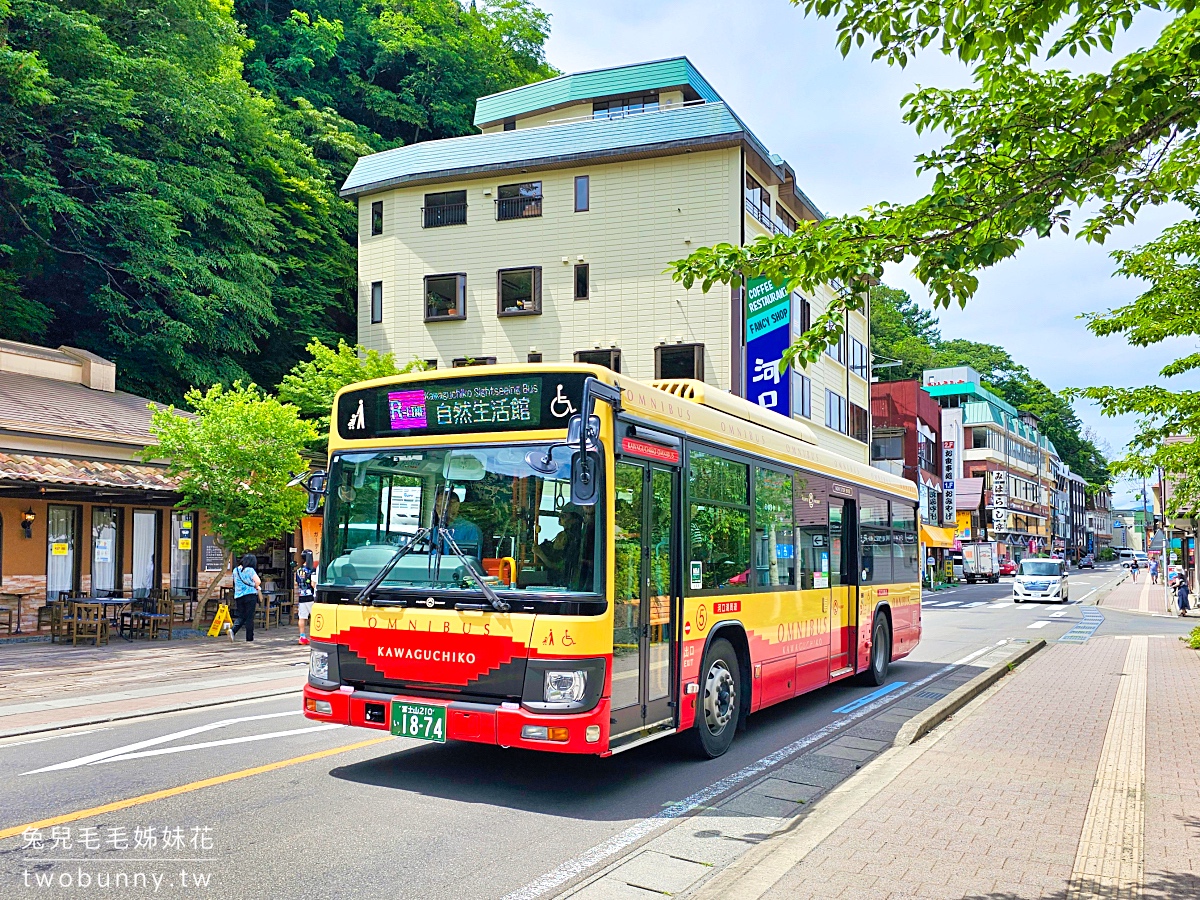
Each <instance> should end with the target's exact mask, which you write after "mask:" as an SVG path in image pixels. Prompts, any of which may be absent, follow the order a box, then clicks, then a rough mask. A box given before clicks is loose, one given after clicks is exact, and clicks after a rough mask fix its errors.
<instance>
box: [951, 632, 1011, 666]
mask: <svg viewBox="0 0 1200 900" xmlns="http://www.w3.org/2000/svg"><path fill="white" fill-rule="evenodd" d="M1007 643H1008V640H1007V639H1005V640H1003V641H997V642H996V643H994V644H992V645H991V646H990V647H984V648H983V649H982V650H976V651H975V652H974V653H969V654H967V655H966V656H964V657H963V658H962V659H958V660H955V661H954V662H953V663H951V665H954V666H965V665H966V664H967V663H969V662H970V661H971V660H973V659H979V657H981V656H983V655H984V654H985V653H990V652H991V651H992V650H995V649H996V648H997V647H1003V646H1004V645H1005V644H1007Z"/></svg>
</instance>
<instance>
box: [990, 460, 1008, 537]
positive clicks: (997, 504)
mask: <svg viewBox="0 0 1200 900" xmlns="http://www.w3.org/2000/svg"><path fill="white" fill-rule="evenodd" d="M992 529H993V530H995V531H1007V530H1008V473H1007V472H993V473H992Z"/></svg>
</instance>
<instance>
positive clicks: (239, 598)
mask: <svg viewBox="0 0 1200 900" xmlns="http://www.w3.org/2000/svg"><path fill="white" fill-rule="evenodd" d="M257 562H258V560H257V559H256V558H255V557H254V554H253V553H247V554H246V555H245V556H243V557H242V564H241V565H240V566H238V567H237V568H236V569H234V570H233V606H234V612H233V628H231V629H230V630H229V639H230V640H231V641H232V640H233V636H234V635H235V634H237V633H238V629H239V628H242V627H243V626H244V627H245V629H246V640H247V641H252V640H254V613H255V612H256V610H257V607H258V596H259V591H260V590H261V589H262V579H261V578H259V577H258V572H256V571H255V570H254V565H255V563H257Z"/></svg>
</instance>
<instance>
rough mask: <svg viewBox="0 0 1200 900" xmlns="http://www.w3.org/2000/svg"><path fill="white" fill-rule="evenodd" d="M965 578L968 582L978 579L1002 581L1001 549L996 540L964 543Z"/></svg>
mask: <svg viewBox="0 0 1200 900" xmlns="http://www.w3.org/2000/svg"><path fill="white" fill-rule="evenodd" d="M962 547H963V578H964V579H966V582H967V584H975V582H977V581H990V582H991V583H992V584H996V583H998V582H999V581H1000V575H1001V572H1000V551H999V549H998V548H997V545H996V542H995V541H973V542H971V543H969V544H963V545H962Z"/></svg>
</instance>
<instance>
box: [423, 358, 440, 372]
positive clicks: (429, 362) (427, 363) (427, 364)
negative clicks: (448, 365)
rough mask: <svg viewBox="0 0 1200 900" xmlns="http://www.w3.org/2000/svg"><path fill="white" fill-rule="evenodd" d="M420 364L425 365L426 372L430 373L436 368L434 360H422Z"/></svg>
mask: <svg viewBox="0 0 1200 900" xmlns="http://www.w3.org/2000/svg"><path fill="white" fill-rule="evenodd" d="M421 362H423V363H425V371H426V372H432V371H433V370H434V369H436V368H437V360H436V359H423V360H421Z"/></svg>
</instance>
